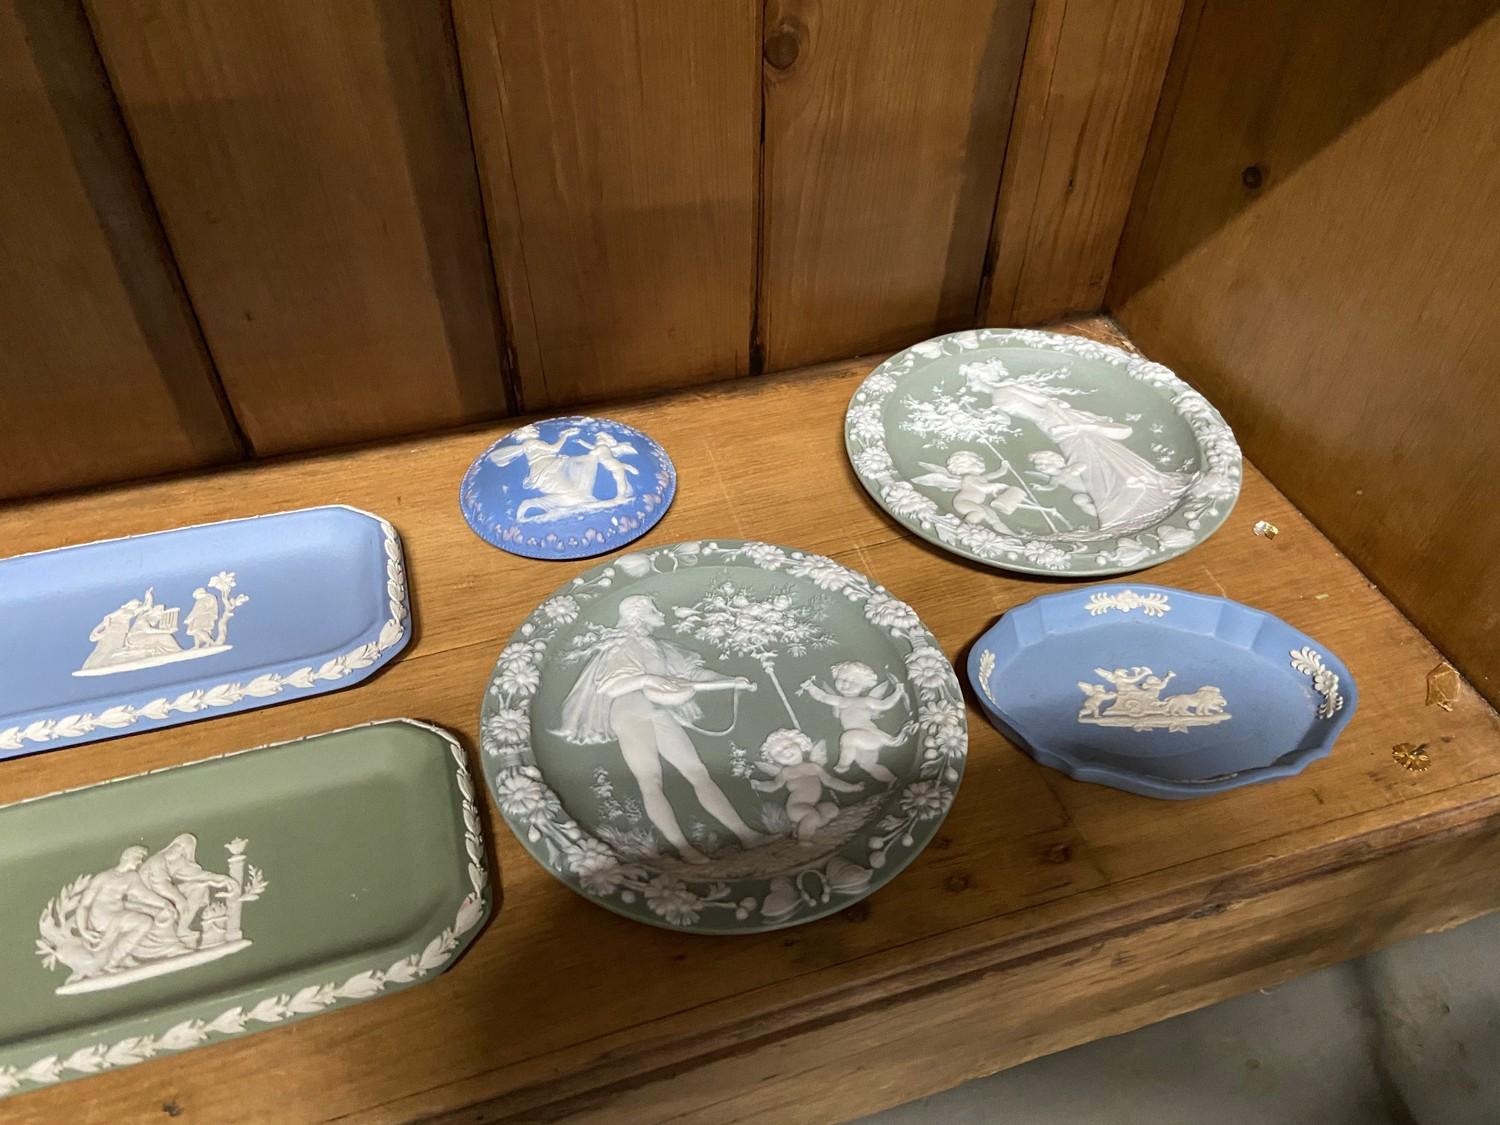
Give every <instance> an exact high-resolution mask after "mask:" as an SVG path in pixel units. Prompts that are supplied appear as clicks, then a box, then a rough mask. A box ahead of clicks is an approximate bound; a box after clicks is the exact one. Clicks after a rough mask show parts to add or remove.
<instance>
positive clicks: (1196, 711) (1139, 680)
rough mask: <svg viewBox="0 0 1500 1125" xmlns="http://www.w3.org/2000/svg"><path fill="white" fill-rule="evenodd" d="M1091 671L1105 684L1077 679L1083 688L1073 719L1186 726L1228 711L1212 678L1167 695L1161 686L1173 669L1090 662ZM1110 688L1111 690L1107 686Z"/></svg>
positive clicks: (1224, 718)
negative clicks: (1113, 666) (1110, 666)
mask: <svg viewBox="0 0 1500 1125" xmlns="http://www.w3.org/2000/svg"><path fill="white" fill-rule="evenodd" d="M1094 674H1095V675H1097V676H1100V677H1101V678H1103V679H1104V680H1105V681H1106V682H1107V683H1108V684H1109V687H1106V686H1105V685H1104V684H1095V683H1086V682H1085V681H1083V680H1079V681H1078V688H1079V690H1080V691H1082V692H1083V706H1082V707H1080V708H1079V709H1078V721H1079V722H1080V723H1089V724H1091V725H1093V726H1100V727H1128V728H1129V729H1131V730H1158V729H1160V728H1163V727H1165V728H1166V729H1167V730H1169V731H1185V730H1187V729H1188V728H1189V727H1198V726H1211V725H1212V724H1214V723H1223V722H1228V721H1229V719H1230V718H1232V716H1231V715H1230V714H1229V712H1228V711H1227V710H1226V709H1225V708H1226V707H1227V703H1226V701H1225V699H1224V693H1223V692H1222V691H1220V690H1219V689H1218V688H1217V687H1214V686H1213V685H1212V684H1205V685H1204V686H1203V687H1201V688H1199V689H1198V690H1197V691H1193V692H1184V693H1181V694H1178V695H1169V696H1167V697H1166V698H1165V699H1163V698H1162V694H1161V693H1162V692H1163V691H1165V690H1166V687H1167V685H1168V684H1169V683H1171V682H1172V680H1173V679H1174V678H1175V677H1176V673H1175V672H1168V673H1167V674H1166V675H1165V676H1158V675H1157V674H1156V673H1154V672H1153V671H1151V669H1150V668H1146V667H1143V666H1137V667H1134V668H1130V669H1125V668H1116V669H1114V670H1113V671H1110V670H1109V669H1106V668H1095V669H1094ZM1111 688H1113V690H1111Z"/></svg>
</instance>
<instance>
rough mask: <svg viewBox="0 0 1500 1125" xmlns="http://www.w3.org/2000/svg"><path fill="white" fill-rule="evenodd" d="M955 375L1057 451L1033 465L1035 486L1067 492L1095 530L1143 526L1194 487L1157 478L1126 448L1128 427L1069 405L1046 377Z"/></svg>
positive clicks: (989, 369)
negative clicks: (1095, 525) (1094, 524)
mask: <svg viewBox="0 0 1500 1125" xmlns="http://www.w3.org/2000/svg"><path fill="white" fill-rule="evenodd" d="M960 371H961V372H962V374H963V376H964V380H965V383H966V384H967V387H968V389H969V392H970V393H971V394H972V395H974V396H976V397H981V398H987V399H988V400H989V409H990V410H991V411H992V412H994V413H997V414H1002V415H1005V416H1006V417H1008V418H1011V419H1019V420H1020V421H1023V422H1028V423H1030V424H1031V425H1033V426H1035V427H1036V428H1037V429H1038V430H1040V431H1041V432H1042V433H1043V434H1044V435H1046V437H1047V438H1048V439H1049V440H1051V441H1052V442H1053V444H1055V445H1056V446H1057V449H1058V454H1057V455H1055V456H1053V457H1045V456H1044V457H1043V458H1042V459H1041V460H1038V459H1037V458H1036V457H1033V458H1032V466H1033V471H1034V472H1035V474H1036V475H1037V478H1038V479H1039V481H1040V486H1041V487H1042V488H1044V489H1047V490H1050V489H1054V488H1061V489H1065V490H1068V491H1070V492H1071V494H1072V498H1073V502H1074V503H1075V504H1076V505H1077V506H1078V508H1079V510H1080V511H1085V512H1087V513H1088V514H1089V515H1091V516H1094V517H1095V518H1096V519H1097V522H1098V526H1099V530H1100V531H1124V530H1130V529H1136V528H1141V527H1146V526H1149V525H1150V524H1152V523H1154V522H1156V520H1158V519H1159V518H1160V517H1161V516H1162V515H1164V514H1165V513H1166V512H1168V511H1169V510H1171V509H1172V507H1173V506H1174V505H1175V504H1176V503H1177V500H1178V498H1179V497H1181V496H1182V494H1183V493H1185V492H1186V491H1187V490H1188V487H1189V486H1190V485H1191V484H1192V482H1193V477H1192V475H1191V474H1190V473H1180V472H1168V471H1163V470H1162V469H1159V468H1157V467H1156V466H1155V465H1153V464H1152V463H1151V462H1150V461H1148V460H1146V458H1144V457H1142V456H1141V455H1140V454H1138V453H1136V452H1134V451H1133V450H1131V449H1129V448H1128V447H1127V446H1126V445H1125V444H1124V441H1125V439H1126V438H1128V437H1130V436H1131V434H1132V433H1134V430H1133V428H1132V427H1131V426H1129V425H1126V424H1124V423H1121V422H1117V421H1116V420H1115V419H1113V418H1110V417H1107V416H1106V415H1102V414H1094V413H1091V412H1090V411H1087V410H1083V409H1080V408H1079V407H1077V406H1074V405H1073V404H1072V403H1071V402H1069V401H1068V398H1069V396H1068V394H1067V393H1065V389H1064V388H1062V387H1058V386H1054V385H1052V384H1051V383H1050V382H1049V381H1048V380H1047V379H1046V378H1045V377H1039V376H1037V375H1023V376H1012V375H1011V374H1010V372H1009V371H1008V370H1007V369H1006V366H1005V364H1004V363H1003V362H1001V361H1000V360H998V359H988V360H982V361H980V362H977V363H966V364H964V365H963V366H962V367H961V368H960ZM1163 448H1165V447H1163ZM1168 460H1170V457H1169V458H1168Z"/></svg>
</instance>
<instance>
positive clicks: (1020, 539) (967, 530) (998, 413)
mask: <svg viewBox="0 0 1500 1125" xmlns="http://www.w3.org/2000/svg"><path fill="white" fill-rule="evenodd" d="M1001 348H1009V349H1020V350H1024V351H1031V352H1040V353H1050V354H1054V355H1057V356H1059V357H1060V358H1061V360H1062V362H1063V366H1062V367H1061V368H1059V369H1057V370H1055V371H1051V372H1045V373H1041V374H1040V376H1037V375H1033V374H1030V373H1028V374H1025V375H1021V376H1018V377H1009V376H1007V375H1006V372H1005V368H1004V362H1003V360H1002V359H999V358H998V357H997V355H996V349H1001ZM986 356H989V358H988V359H986V358H985V357H986ZM955 359H958V360H971V361H972V362H966V363H963V364H961V365H960V370H961V371H963V372H968V374H967V375H966V379H967V380H968V382H967V385H966V388H965V389H964V390H961V391H955V392H953V393H952V394H948V393H947V392H943V391H941V390H939V391H938V392H936V395H935V398H943V399H944V401H943V402H942V403H922V404H918V405H925V406H927V407H931V409H928V410H927V411H926V412H925V413H926V414H932V415H933V417H932V418H927V417H925V414H924V416H923V417H922V418H916V417H911V418H908V420H907V422H906V423H903V424H904V425H907V428H911V427H913V426H916V427H917V428H918V429H920V430H922V431H923V432H922V434H920V435H918V436H919V437H923V438H925V439H926V440H927V444H926V445H924V446H923V449H924V453H925V452H926V451H928V450H931V451H932V453H931V454H930V455H932V456H935V458H936V460H937V461H939V462H941V461H943V458H944V457H946V458H947V461H946V463H937V464H935V463H930V462H928V461H925V460H922V461H920V462H919V464H920V466H921V467H922V468H925V469H926V470H928V471H927V472H925V473H918V472H916V471H915V470H911V469H901V468H899V467H898V466H897V463H896V460H895V458H894V456H893V451H892V448H891V446H892V441H891V434H890V433H889V428H890V424H889V420H888V418H887V407H888V404H889V403H890V400H891V398H892V396H893V395H894V394H896V393H897V392H898V390H899V389H900V388H901V387H902V386H903V384H904V383H905V384H906V385H907V386H910V383H907V382H906V381H907V380H909V379H910V378H911V377H913V376H921V375H922V374H924V373H926V372H928V371H929V369H930V368H931V367H932V365H933V364H936V363H951V362H952V361H953V360H955ZM1080 361H1081V362H1085V363H1094V364H1107V365H1109V366H1108V368H1105V369H1104V370H1106V371H1107V370H1108V369H1109V368H1114V369H1117V370H1118V371H1119V372H1120V374H1121V375H1123V376H1125V378H1123V379H1122V380H1120V382H1119V384H1118V387H1115V386H1114V385H1113V384H1111V390H1112V391H1114V390H1119V391H1120V392H1122V393H1125V392H1128V393H1130V394H1133V395H1134V396H1135V399H1134V400H1132V403H1133V404H1135V405H1138V406H1139V410H1138V411H1131V412H1129V413H1125V412H1120V417H1119V418H1116V417H1114V416H1113V415H1110V416H1104V415H1099V414H1096V413H1093V412H1092V410H1083V409H1082V408H1081V407H1078V406H1075V405H1072V404H1071V403H1070V402H1069V400H1068V398H1067V397H1065V396H1076V395H1080V394H1084V395H1086V394H1092V393H1093V391H1094V390H1097V389H1098V388H1094V389H1091V390H1082V389H1080V388H1078V387H1076V386H1072V385H1071V384H1070V383H1069V379H1070V377H1071V374H1072V372H1073V370H1074V368H1073V367H1072V365H1073V364H1076V363H1079V362H1080ZM986 364H988V365H990V366H995V365H998V372H999V373H998V374H996V373H995V372H987V371H980V370H978V368H982V367H985V365H986ZM971 368H973V369H974V370H972V371H971V370H970V369H971ZM1002 376H1006V377H1003V378H1002ZM1033 383H1034V384H1036V385H1035V386H1033V385H1031V384H1033ZM1023 384H1024V385H1023ZM1131 388H1134V390H1131ZM970 392H972V394H971V393H970ZM985 395H989V396H990V398H991V405H990V406H984V405H983V398H984V396H985ZM948 399H952V400H953V401H947V400H948ZM1136 400H1138V402H1136ZM908 406H910V404H908ZM1153 411H1154V412H1155V414H1156V415H1157V416H1158V419H1159V420H1157V421H1153V420H1152V419H1149V418H1146V417H1145V416H1144V415H1145V414H1147V413H1151V412H1153ZM949 414H951V415H952V417H951V418H949V417H947V415H949ZM939 415H943V417H939ZM1169 415H1170V420H1171V421H1173V422H1174V424H1177V425H1180V426H1182V427H1185V428H1186V430H1187V431H1188V432H1190V434H1191V439H1192V444H1193V446H1194V448H1193V449H1192V451H1191V454H1190V455H1189V456H1187V457H1185V458H1180V459H1179V456H1180V455H1181V454H1182V453H1183V452H1184V450H1182V449H1179V448H1175V447H1173V446H1171V445H1170V444H1168V442H1169V440H1170V439H1169V438H1167V437H1163V438H1162V439H1160V440H1159V441H1152V442H1151V447H1150V451H1149V456H1150V457H1151V458H1152V460H1156V461H1161V464H1160V465H1157V464H1153V463H1152V461H1149V460H1147V459H1146V456H1148V455H1143V454H1142V453H1140V452H1138V451H1135V450H1132V449H1130V448H1128V447H1127V446H1126V444H1125V441H1126V438H1128V437H1131V435H1132V434H1133V432H1134V430H1135V429H1136V428H1138V427H1137V424H1138V423H1144V424H1145V425H1146V426H1147V427H1148V429H1149V430H1150V433H1151V434H1152V435H1154V434H1155V433H1156V432H1157V431H1158V430H1161V429H1164V427H1163V426H1162V425H1161V424H1160V421H1161V420H1169ZM1017 419H1021V424H1019V425H1018V424H1016V420H1017ZM948 423H952V424H951V425H949V424H948ZM933 426H937V427H938V429H939V430H941V431H942V432H941V433H939V432H937V431H936V430H933V429H932V427H933ZM980 430H984V431H985V432H984V433H980V432H979V431H980ZM990 430H996V431H997V432H995V433H991V432H989V431H990ZM1077 431H1088V432H1090V433H1091V435H1092V436H1091V437H1090V438H1089V439H1088V441H1087V442H1085V441H1084V439H1082V438H1078V437H1076V436H1075V433H1076V432H1077ZM1007 434H1008V435H1009V436H1010V438H1011V440H1015V441H1018V442H1019V443H1020V444H1022V445H1029V446H1036V445H1040V448H1032V449H1029V451H1028V453H1027V455H1028V457H1030V458H1031V461H1030V464H1031V466H1032V467H1031V469H1029V470H1024V471H1023V470H1022V469H1019V468H1017V467H1016V466H1015V465H1013V464H1011V463H1010V461H1009V459H1008V458H1007V456H1006V455H1005V454H1004V453H1003V452H1002V451H1001V449H997V448H996V443H997V442H998V443H999V444H1000V445H1001V446H1002V447H1003V445H1004V443H1005V441H1006V435H1007ZM1038 435H1040V436H1041V441H1040V442H1038V441H1037V436H1038ZM1063 435H1067V436H1063ZM980 438H983V439H984V440H983V441H980V440H979V439H980ZM844 439H845V446H846V449H847V452H848V455H849V458H850V461H851V463H852V464H853V466H854V470H855V474H856V475H857V476H858V477H859V480H860V483H861V484H863V485H864V487H865V489H866V490H867V491H868V492H869V493H870V495H871V496H872V497H873V498H874V499H875V500H876V502H877V503H878V504H879V505H880V506H881V507H882V508H884V509H885V511H886V512H887V513H888V514H889V515H890V516H891V517H892V518H893V519H895V520H896V521H897V522H898V523H900V524H902V525H903V526H905V527H906V528H908V529H909V530H911V531H912V532H913V533H915V534H917V535H919V536H921V537H922V538H924V539H926V540H928V541H929V542H932V543H935V544H937V545H939V546H941V547H944V548H946V549H948V550H951V551H953V552H955V553H956V554H959V555H962V556H963V557H965V558H969V559H973V560H974V561H976V562H981V563H985V564H987V565H990V566H995V567H998V568H1001V569H1005V570H1013V571H1018V572H1021V573H1030V574H1044V575H1054V576H1060V577H1061V576H1076V577H1090V576H1104V575H1111V574H1121V573H1126V572H1129V571H1134V570H1139V569H1142V568H1144V567H1148V566H1153V565H1155V564H1156V563H1159V562H1162V561H1165V560H1166V559H1169V558H1173V557H1176V556H1177V555H1180V554H1182V553H1183V552H1185V551H1187V550H1190V549H1191V548H1192V547H1194V546H1195V545H1197V544H1198V543H1199V542H1201V541H1202V540H1203V539H1205V538H1207V537H1208V536H1209V535H1210V534H1212V533H1213V532H1214V531H1215V530H1217V529H1218V528H1219V527H1220V526H1222V525H1223V523H1224V521H1225V520H1226V519H1227V518H1228V516H1229V512H1230V510H1231V509H1232V508H1233V506H1234V502H1235V500H1236V498H1237V497H1238V494H1239V488H1240V478H1241V472H1242V465H1241V457H1240V452H1239V447H1238V445H1237V444H1236V442H1235V440H1234V435H1233V433H1232V432H1231V430H1230V428H1229V426H1228V424H1227V423H1226V422H1225V421H1224V419H1223V417H1222V416H1221V415H1220V414H1219V412H1218V411H1217V410H1215V409H1214V408H1213V406H1212V405H1211V404H1210V403H1209V402H1208V401H1207V400H1206V399H1205V398H1204V397H1203V396H1202V395H1200V394H1199V393H1198V392H1197V391H1194V390H1193V389H1192V388H1191V387H1189V386H1188V385H1187V384H1186V383H1184V382H1183V381H1182V380H1180V379H1179V378H1178V377H1177V376H1176V375H1174V374H1173V373H1172V372H1171V371H1170V370H1168V369H1167V368H1166V367H1163V366H1162V365H1161V364H1159V363H1154V362H1152V361H1150V360H1147V359H1145V358H1143V357H1140V356H1135V355H1131V354H1130V353H1128V352H1125V351H1123V350H1121V349H1119V348H1115V347H1111V346H1109V345H1107V344H1101V343H1097V342H1095V341H1093V340H1088V339H1085V338H1083V337H1078V336H1066V335H1061V334H1058V333H1052V332H1043V331H1039V330H1035V329H995V328H982V329H970V330H968V331H964V332H956V333H952V334H950V335H947V336H939V337H936V338H934V339H932V340H926V341H923V342H922V343H919V344H915V345H913V346H912V347H910V348H907V349H906V350H905V351H902V352H899V353H897V354H896V355H894V356H892V357H890V358H889V359H887V360H885V361H884V362H883V363H881V364H880V365H879V366H877V367H876V368H875V369H874V371H872V372H871V373H870V375H869V376H868V377H867V378H866V379H865V380H864V382H863V383H861V384H860V386H859V388H858V389H857V390H856V391H855V393H854V395H853V397H852V398H851V400H850V403H849V409H848V413H847V415H846V418H845V428H844ZM903 440H905V439H904V438H903ZM1147 440H1150V435H1148V436H1147V437H1137V439H1136V444H1140V442H1142V441H1147ZM934 442H935V444H934ZM1059 443H1062V444H1059ZM1075 446H1076V448H1075ZM1064 453H1066V456H1064ZM996 455H999V465H998V467H995V468H992V467H991V466H992V465H993V464H994V457H995V456H996ZM1039 458H1041V459H1043V460H1039ZM958 459H963V461H964V463H963V464H955V461H956V460H958ZM1137 478H1141V479H1137ZM1145 478H1150V479H1149V480H1146V479H1145ZM1143 481H1144V483H1143ZM1148 485H1149V486H1150V487H1148ZM919 486H920V487H919ZM1044 488H1045V489H1047V490H1048V491H1046V492H1043V489H1044ZM923 489H927V490H929V491H923ZM933 489H936V490H939V492H938V496H936V497H935V496H933V495H931V494H930V490H933ZM1153 489H1154V490H1155V491H1154V492H1153ZM948 495H951V499H947V496H948ZM1153 496H1155V497H1156V499H1157V500H1158V501H1159V502H1157V503H1151V502H1150V499H1151V497H1153ZM1069 504H1071V505H1073V507H1072V508H1071V509H1069V510H1068V511H1067V512H1066V513H1065V512H1064V511H1063V510H1062V509H1063V508H1065V507H1066V506H1067V505H1069ZM949 507H951V508H952V510H951V511H949V510H946V509H948V508H949ZM1018 512H1019V513H1020V517H1019V520H1030V521H1032V522H1033V523H1035V521H1037V520H1041V521H1044V523H1045V525H1046V528H1047V529H1048V530H1047V531H1045V532H1043V531H1038V530H1031V529H1027V528H1025V527H1020V526H1012V525H1011V523H1007V522H1005V521H1006V520H1011V521H1012V522H1013V523H1018V522H1019V521H1018V520H1017V519H1016V513H1018ZM1075 523H1076V524H1077V525H1079V526H1074V524H1075ZM1090 524H1092V526H1089V525H1090Z"/></svg>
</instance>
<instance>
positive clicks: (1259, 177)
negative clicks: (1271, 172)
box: [1240, 164, 1266, 191]
mask: <svg viewBox="0 0 1500 1125" xmlns="http://www.w3.org/2000/svg"><path fill="white" fill-rule="evenodd" d="M1265 182H1266V172H1265V169H1264V168H1262V167H1261V166H1260V165H1259V164H1252V165H1250V166H1249V167H1248V168H1246V169H1245V170H1244V171H1243V172H1241V173H1240V183H1242V184H1244V185H1245V186H1246V187H1247V188H1249V189H1250V190H1251V191H1257V190H1259V188H1260V186H1261V184H1263V183H1265Z"/></svg>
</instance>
